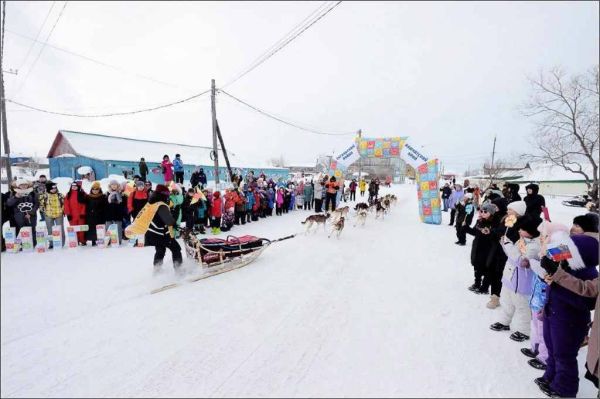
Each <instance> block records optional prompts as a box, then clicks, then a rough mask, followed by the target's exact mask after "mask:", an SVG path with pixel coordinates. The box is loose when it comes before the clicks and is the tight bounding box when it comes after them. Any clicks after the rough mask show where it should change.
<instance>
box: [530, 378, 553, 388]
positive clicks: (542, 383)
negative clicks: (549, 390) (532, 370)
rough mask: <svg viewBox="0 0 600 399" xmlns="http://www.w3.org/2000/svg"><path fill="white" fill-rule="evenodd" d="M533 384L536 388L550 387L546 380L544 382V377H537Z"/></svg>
mask: <svg viewBox="0 0 600 399" xmlns="http://www.w3.org/2000/svg"><path fill="white" fill-rule="evenodd" d="M533 382H535V384H536V385H537V386H538V387H542V386H544V387H548V386H549V385H550V382H548V380H546V379H545V378H544V377H538V378H536V379H535V380H533Z"/></svg>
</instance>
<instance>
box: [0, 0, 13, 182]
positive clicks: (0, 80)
mask: <svg viewBox="0 0 600 399" xmlns="http://www.w3.org/2000/svg"><path fill="white" fill-rule="evenodd" d="M4 5H6V2H5V3H4ZM2 39H4V38H2ZM2 41H3V42H4V40H2ZM3 50H4V49H3ZM2 53H3V51H0V113H2V145H3V146H4V153H5V154H6V178H7V179H8V184H9V186H10V183H11V182H12V170H11V165H10V144H9V142H8V131H7V127H6V101H5V99H4V69H2V62H3V59H2Z"/></svg>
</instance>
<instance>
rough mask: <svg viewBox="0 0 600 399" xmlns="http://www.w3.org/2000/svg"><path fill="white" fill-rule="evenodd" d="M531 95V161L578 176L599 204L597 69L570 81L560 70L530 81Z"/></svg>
mask: <svg viewBox="0 0 600 399" xmlns="http://www.w3.org/2000/svg"><path fill="white" fill-rule="evenodd" d="M529 80H530V82H531V85H532V94H531V98H530V100H529V102H528V103H527V104H526V105H525V106H524V108H523V111H524V114H525V115H526V116H527V117H529V118H531V119H532V120H533V121H534V123H535V125H536V132H535V134H534V136H533V138H532V143H533V144H534V145H535V147H536V152H535V153H534V154H527V155H528V157H529V158H530V159H531V160H542V161H545V162H548V163H550V164H552V165H556V166H559V167H561V168H563V169H565V170H567V171H569V172H572V173H576V174H579V175H581V176H582V177H583V179H584V180H585V182H586V185H587V186H588V191H589V193H590V195H591V196H592V198H593V199H594V200H595V201H597V200H598V164H599V163H600V162H599V154H598V149H599V131H598V128H599V126H598V112H599V111H598V105H599V103H598V96H599V95H600V90H599V81H598V66H595V67H594V68H592V69H591V70H589V71H588V72H587V73H585V74H579V75H573V76H571V77H568V76H567V75H566V74H565V73H564V72H563V71H562V70H561V69H559V68H554V69H552V70H551V71H550V72H548V73H544V72H540V75H539V77H538V78H537V79H532V78H530V79H529Z"/></svg>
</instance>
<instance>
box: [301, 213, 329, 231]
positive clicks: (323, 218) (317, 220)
mask: <svg viewBox="0 0 600 399" xmlns="http://www.w3.org/2000/svg"><path fill="white" fill-rule="evenodd" d="M330 216H331V215H330V214H329V213H327V214H326V215H319V214H316V215H310V216H309V217H307V218H306V219H305V220H304V222H300V223H302V224H305V225H306V234H308V231H309V230H310V228H311V227H312V225H313V224H316V225H317V228H318V227H319V225H320V224H322V225H323V231H327V230H325V224H326V223H327V219H329V217H330ZM315 231H317V229H315Z"/></svg>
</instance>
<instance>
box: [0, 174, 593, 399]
mask: <svg viewBox="0 0 600 399" xmlns="http://www.w3.org/2000/svg"><path fill="white" fill-rule="evenodd" d="M382 192H383V193H384V194H385V193H387V192H394V193H396V194H397V195H398V196H399V198H400V201H399V204H398V205H397V206H396V207H395V208H393V209H392V211H391V213H390V214H389V215H387V216H386V217H385V219H384V220H383V221H382V220H375V219H374V217H373V216H372V215H370V216H369V219H368V220H367V223H366V225H365V226H364V227H353V226H352V224H353V218H352V217H350V218H349V219H350V220H349V222H347V223H346V228H345V229H344V231H343V232H342V235H341V237H340V239H339V240H338V239H335V238H333V237H332V238H329V239H328V238H327V234H326V233H325V232H324V231H323V230H322V229H320V230H317V231H316V232H315V233H314V234H309V235H304V234H299V235H298V236H297V237H296V238H293V239H291V240H286V241H283V242H281V243H277V244H274V245H272V246H271V247H269V248H268V249H267V250H266V251H265V252H264V253H263V254H262V255H261V256H260V258H259V259H258V260H257V261H256V262H254V263H252V264H250V265H248V266H246V267H244V268H242V269H239V270H236V271H232V272H229V273H225V274H222V275H219V276H215V277H211V278H209V279H206V280H202V281H199V282H196V283H189V284H185V285H183V286H181V287H178V288H175V289H173V290H169V291H164V292H161V293H158V294H154V295H150V294H149V292H150V291H151V290H152V289H154V288H157V287H159V286H161V285H163V284H165V283H168V282H172V281H175V280H176V278H175V275H174V274H173V270H172V267H171V262H170V258H169V257H170V253H169V252H167V258H166V260H167V261H166V262H165V272H164V273H163V274H162V275H160V276H158V277H152V256H153V248H129V247H125V246H123V247H121V248H107V249H98V248H88V247H83V248H78V249H71V250H70V249H63V250H53V252H50V253H46V254H37V253H31V254H25V253H21V254H5V253H3V254H2V267H1V277H2V279H1V288H2V290H1V299H2V302H1V310H2V312H1V313H2V317H1V319H2V320H1V321H2V330H1V344H2V354H1V366H2V367H1V370H2V371H1V396H2V397H29V396H42V397H92V396H93V397H107V396H109V397H110V396H114V397H165V396H167V397H241V396H243V397H248V396H249V397H289V396H293V397H296V396H301V397H342V396H351V397H398V396H413V397H414V396H416V397H459V396H464V397H544V396H543V394H542V393H541V392H540V390H539V389H538V387H537V386H536V385H535V384H534V383H533V379H534V378H536V377H539V376H541V375H542V372H540V371H537V370H534V369H533V368H531V367H530V366H528V365H527V360H528V359H527V358H526V357H525V356H523V355H522V354H521V352H520V348H522V347H526V346H528V342H525V343H516V342H513V341H511V340H510V339H509V334H510V333H509V332H494V331H491V330H490V329H489V325H490V324H492V323H493V322H495V321H497V315H498V313H499V312H500V309H496V310H489V309H487V308H486V307H485V304H486V302H487V300H488V297H486V296H480V295H475V294H473V293H471V292H469V291H468V290H467V286H469V285H470V284H472V276H473V269H472V267H471V265H470V262H469V253H470V242H471V241H472V238H471V237H469V238H468V240H469V245H467V246H466V247H458V246H456V245H454V241H456V238H455V231H454V229H453V228H451V227H449V226H448V225H447V223H448V217H449V214H447V213H444V220H445V224H443V225H441V226H435V225H426V224H423V223H421V222H420V221H419V218H418V213H417V209H418V208H417V198H416V189H415V186H413V185H404V186H394V187H393V188H392V189H386V188H383V189H382ZM359 200H360V197H359ZM548 202H549V206H550V213H551V216H552V218H553V220H555V221H561V222H563V223H565V224H568V225H570V224H571V220H572V218H573V216H575V215H577V214H582V213H585V210H584V209H583V208H566V207H563V206H562V205H560V200H558V199H555V200H552V199H550V200H549V201H548ZM353 213H354V212H353V211H351V214H353ZM309 214H310V212H309V211H294V212H291V213H289V214H287V215H284V216H281V217H279V216H273V217H270V218H268V219H266V220H265V219H261V221H260V222H258V223H250V224H247V225H245V226H236V227H235V228H234V230H233V231H232V232H231V233H233V234H236V235H242V234H253V235H257V236H262V237H267V238H278V237H282V236H286V235H288V234H291V233H300V232H302V231H303V225H301V224H300V221H301V220H304V218H305V217H306V216H308V215H309ZM222 236H223V237H224V236H225V234H223V235H222ZM186 267H187V268H188V269H189V272H190V274H194V273H199V272H200V270H199V269H198V267H197V266H196V265H195V264H194V263H192V262H191V261H189V260H186ZM586 351H587V348H584V349H582V350H581V351H580V354H579V369H580V371H581V381H580V389H579V396H580V397H592V396H595V395H596V390H595V389H594V387H593V385H592V384H591V383H589V382H588V381H587V380H584V379H583V370H584V368H583V362H584V361H585V355H586Z"/></svg>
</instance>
